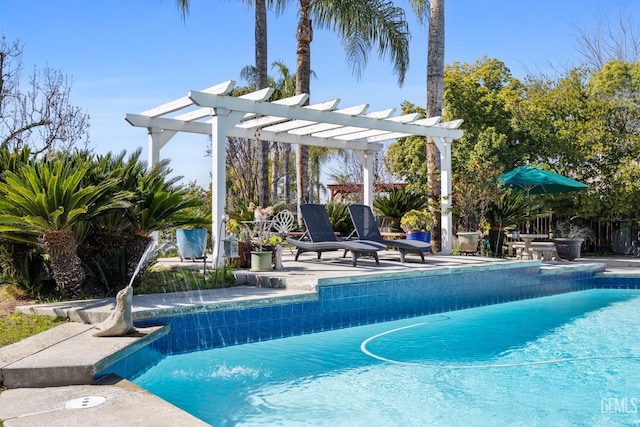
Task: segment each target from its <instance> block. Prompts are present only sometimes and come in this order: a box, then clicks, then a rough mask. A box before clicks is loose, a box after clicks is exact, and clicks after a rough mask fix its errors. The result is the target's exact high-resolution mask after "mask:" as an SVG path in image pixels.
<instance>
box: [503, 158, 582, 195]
mask: <svg viewBox="0 0 640 427" xmlns="http://www.w3.org/2000/svg"><path fill="white" fill-rule="evenodd" d="M498 183H500V184H502V185H504V186H505V187H509V186H511V187H513V188H514V189H516V190H520V191H524V192H526V193H527V195H530V194H554V193H569V192H571V191H583V190H585V189H586V188H587V187H588V186H587V184H583V183H582V182H578V181H575V180H573V179H571V178H567V177H566V176H563V175H558V174H557V173H554V172H550V171H547V170H544V169H540V168H536V167H534V166H531V165H529V164H527V165H525V166H522V167H519V168H515V169H513V170H510V171H509V172H505V173H504V174H502V175H501V176H500V178H498Z"/></svg>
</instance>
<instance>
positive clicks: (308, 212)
mask: <svg viewBox="0 0 640 427" xmlns="http://www.w3.org/2000/svg"><path fill="white" fill-rule="evenodd" d="M300 210H301V212H302V218H303V220H304V223H305V225H306V227H307V231H306V233H305V236H303V238H302V239H300V240H297V239H293V238H290V237H288V238H287V242H288V243H289V244H291V245H293V246H295V247H296V248H297V249H298V250H297V252H296V256H295V260H296V261H297V260H298V257H299V256H300V254H302V253H304V252H316V253H317V254H318V259H320V256H321V254H322V252H328V251H338V250H344V251H349V252H351V261H352V263H353V266H354V267H355V266H357V264H358V258H360V257H362V256H372V257H373V258H374V259H375V260H376V265H379V264H380V260H379V259H378V251H381V250H383V249H386V246H385V245H384V244H381V243H378V242H370V241H367V240H342V239H338V238H337V237H336V235H335V233H334V231H333V228H332V227H331V223H330V222H329V217H328V216H327V211H326V210H325V208H324V205H319V204H305V205H302V206H300ZM307 238H308V240H306V239H307Z"/></svg>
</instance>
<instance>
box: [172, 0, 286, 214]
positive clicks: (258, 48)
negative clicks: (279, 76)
mask: <svg viewBox="0 0 640 427" xmlns="http://www.w3.org/2000/svg"><path fill="white" fill-rule="evenodd" d="M241 1H242V2H243V3H248V4H252V5H253V6H254V11H255V32H254V37H255V81H254V83H255V88H256V90H260V89H264V88H266V87H267V86H268V84H269V81H268V76H267V6H272V5H275V6H276V10H277V11H279V10H280V9H281V8H282V7H283V6H284V3H285V0H241ZM176 3H177V5H178V8H179V9H180V11H181V13H182V19H185V18H186V16H187V14H188V13H189V6H190V0H176ZM256 137H257V138H256V144H257V146H258V188H257V190H258V202H259V203H260V205H261V206H267V205H268V204H269V142H268V141H261V140H260V139H259V135H256Z"/></svg>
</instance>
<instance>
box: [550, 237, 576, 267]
mask: <svg viewBox="0 0 640 427" xmlns="http://www.w3.org/2000/svg"><path fill="white" fill-rule="evenodd" d="M582 242H584V239H568V238H564V237H558V238H555V239H553V243H554V244H555V245H556V252H558V257H560V258H562V259H566V260H567V261H573V260H574V259H576V258H578V257H579V256H580V250H581V248H582Z"/></svg>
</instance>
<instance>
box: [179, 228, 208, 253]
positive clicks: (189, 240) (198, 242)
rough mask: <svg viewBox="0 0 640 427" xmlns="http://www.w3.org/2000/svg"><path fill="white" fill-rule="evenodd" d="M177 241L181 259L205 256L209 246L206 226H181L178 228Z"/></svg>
mask: <svg viewBox="0 0 640 427" xmlns="http://www.w3.org/2000/svg"><path fill="white" fill-rule="evenodd" d="M176 243H177V244H178V254H179V255H180V260H183V259H185V258H186V259H201V258H204V250H205V249H206V247H207V229H206V228H179V229H177V230H176Z"/></svg>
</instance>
